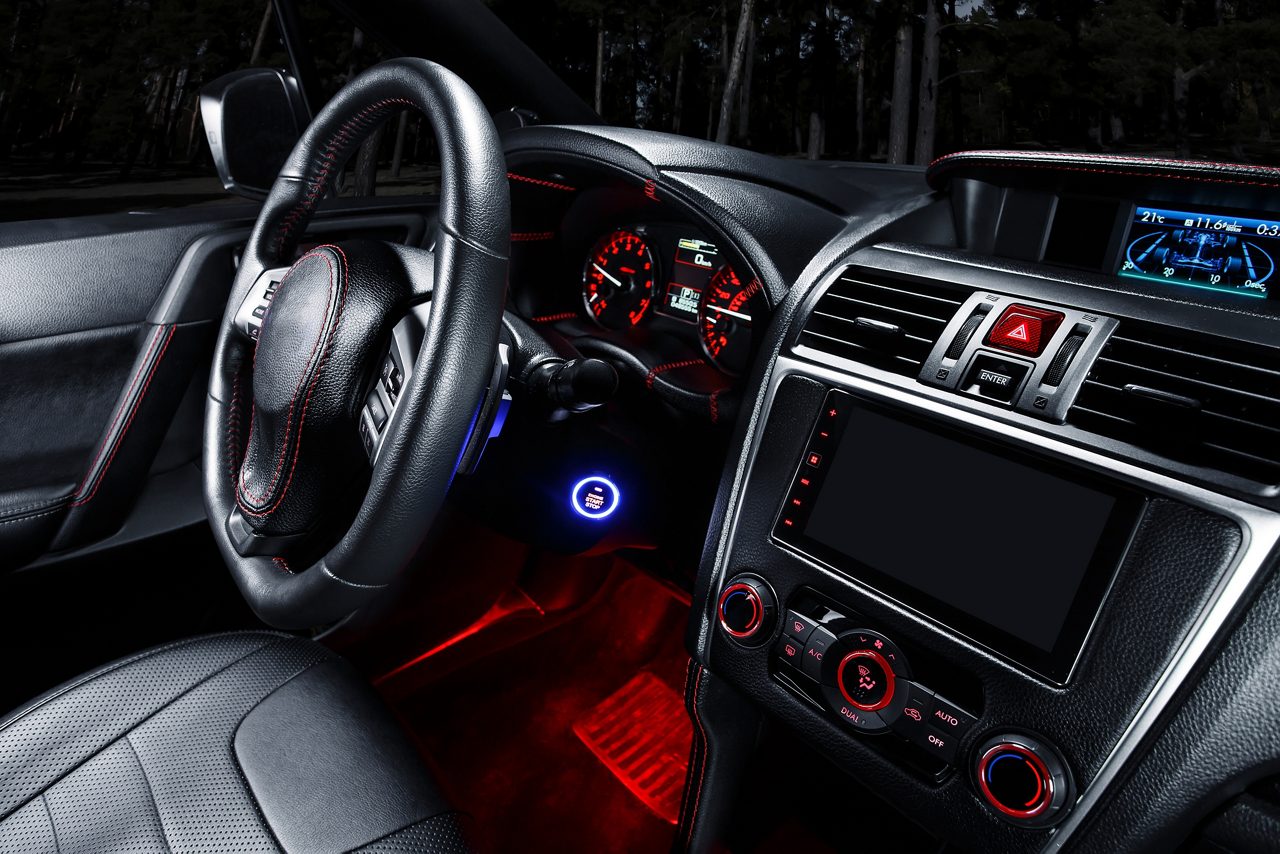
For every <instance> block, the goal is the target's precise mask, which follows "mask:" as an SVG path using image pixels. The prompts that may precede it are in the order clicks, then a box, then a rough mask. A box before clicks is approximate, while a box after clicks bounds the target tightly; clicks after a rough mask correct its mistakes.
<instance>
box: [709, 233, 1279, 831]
mask: <svg viewBox="0 0 1280 854" xmlns="http://www.w3.org/2000/svg"><path fill="white" fill-rule="evenodd" d="M872 271H874V272H872ZM903 294H906V296H905V297H904V296H903ZM1133 299H1134V297H1132V296H1131V295H1126V294H1121V293H1105V292H1092V291H1087V290H1085V289H1083V288H1079V287H1076V286H1073V285H1072V284H1070V283H1066V282H1050V281H1045V280H1042V279H1031V278H1028V277H1026V276H1023V275H1018V274H1017V273H1014V272H1012V271H1009V272H1002V271H999V270H993V269H984V268H979V267H976V266H973V265H965V264H961V263H954V262H950V261H947V260H945V259H940V258H929V257H924V256H923V255H918V254H914V253H912V252H909V251H904V250H898V249H894V248H892V247H875V248H870V249H864V250H861V251H860V252H858V253H856V254H854V255H852V256H851V257H850V258H849V259H848V261H847V263H846V264H845V265H842V266H841V267H840V268H839V269H837V270H835V271H834V272H832V273H831V274H829V275H828V276H827V277H826V279H825V280H824V281H823V282H821V283H819V284H818V286H816V287H814V288H813V289H812V290H811V292H810V294H809V296H808V297H807V299H806V301H805V302H804V304H803V305H801V306H799V307H798V308H797V311H796V320H795V321H794V323H793V325H792V328H791V329H790V330H789V331H787V332H786V333H785V338H784V343H783V347H782V352H781V353H780V354H779V356H778V357H777V359H776V360H775V362H774V364H773V366H772V369H771V370H770V371H769V372H768V374H767V376H766V379H765V382H764V384H763V385H762V387H761V389H760V397H759V400H758V401H757V414H756V417H755V418H754V419H753V421H752V423H751V426H750V427H749V429H748V433H747V436H746V439H745V445H744V452H743V458H742V462H741V464H740V466H739V467H738V469H737V470H736V472H735V474H734V478H733V483H732V484H731V486H730V488H729V507H728V510H727V513H726V516H725V523H724V529H723V531H721V532H720V537H719V539H718V542H717V545H716V551H715V557H714V567H715V569H714V572H713V573H712V575H711V577H710V579H709V580H708V582H707V583H708V584H709V589H708V590H707V591H706V594H707V596H706V600H705V601H706V603H707V608H708V610H707V613H705V614H704V619H705V622H704V623H703V625H702V626H701V629H700V633H699V638H698V640H699V645H700V647H701V650H702V653H703V657H704V663H705V665H706V666H707V667H708V669H709V671H710V672H712V673H714V674H715V675H716V676H718V677H722V678H723V679H725V680H726V681H727V682H728V683H730V684H731V685H733V686H734V688H735V689H737V690H738V691H740V692H742V694H743V695H745V696H746V697H747V698H749V699H750V700H751V701H752V702H754V703H755V704H757V705H758V706H759V707H761V708H762V709H763V710H764V711H766V712H767V713H768V715H769V716H770V717H771V718H773V719H775V720H778V721H781V722H782V723H784V724H785V725H787V726H789V727H790V728H792V729H793V730H795V731H796V732H798V733H799V734H800V735H801V737H803V738H804V739H805V740H807V741H809V742H810V743H811V744H812V745H814V746H815V747H817V748H818V749H819V750H820V751H821V752H822V753H824V754H825V755H826V756H827V757H828V758H829V759H831V760H832V761H834V762H835V763H837V764H838V765H839V766H841V767H843V768H844V769H845V770H846V771H848V772H849V774H850V775H851V776H853V777H854V778H856V779H858V780H859V781H861V782H862V783H864V784H866V785H870V786H872V787H873V788H874V790H875V791H876V793H877V794H878V795H879V796H881V797H883V798H885V799H886V800H887V801H888V802H889V804H890V805H891V806H892V807H894V808H895V809H896V810H897V811H899V812H900V813H901V814H902V815H903V816H905V817H907V818H913V819H915V820H916V821H918V822H920V823H921V824H927V825H928V826H929V827H931V828H936V829H938V830H939V831H940V832H941V833H942V834H943V835H944V836H945V838H946V839H948V840H949V841H951V842H953V843H956V844H958V845H959V846H960V847H961V848H965V849H971V850H985V851H1038V850H1057V849H1059V848H1061V847H1062V846H1063V845H1064V844H1065V843H1066V842H1067V840H1068V839H1070V838H1071V836H1072V835H1073V834H1074V833H1076V832H1077V831H1078V830H1079V828H1080V827H1081V826H1082V825H1083V823H1084V822H1085V821H1087V819H1088V815H1089V812H1090V810H1091V809H1092V808H1093V807H1094V806H1095V805H1096V804H1097V802H1098V800H1099V799H1100V798H1101V797H1103V793H1104V792H1105V791H1106V789H1107V786H1108V785H1109V784H1110V783H1111V782H1113V781H1114V780H1115V779H1116V778H1117V777H1118V775H1119V774H1120V773H1121V771H1122V769H1123V768H1124V765H1125V762H1126V761H1127V760H1128V759H1129V758H1130V757H1131V756H1132V755H1133V753H1134V751H1136V750H1137V749H1138V747H1139V746H1140V745H1141V744H1142V742H1143V741H1144V739H1145V738H1147V736H1149V735H1150V734H1151V732H1152V731H1153V728H1154V727H1155V726H1156V723H1157V721H1158V720H1159V719H1160V716H1161V715H1162V713H1163V712H1164V711H1166V710H1167V709H1168V708H1169V707H1170V704H1171V703H1172V701H1173V698H1174V697H1175V696H1176V694H1177V693H1178V691H1179V689H1180V688H1181V687H1182V686H1183V684H1184V683H1185V681H1186V679H1187V677H1188V674H1189V673H1192V672H1194V671H1195V669H1196V668H1197V667H1198V666H1199V664H1200V663H1201V662H1202V660H1203V659H1204V657H1205V656H1206V653H1207V651H1208V650H1210V649H1211V648H1212V646H1213V643H1214V638H1215V637H1216V636H1217V633H1218V631H1219V630H1220V629H1221V627H1222V626H1223V625H1224V624H1225V623H1226V621H1227V620H1228V619H1229V617H1230V615H1231V614H1232V612H1233V609H1234V608H1235V607H1236V606H1237V605H1238V604H1239V603H1240V601H1241V600H1242V597H1243V596H1244V595H1245V593H1246V592H1247V590H1248V589H1249V586H1250V584H1251V583H1252V581H1253V579H1254V578H1255V577H1256V576H1257V574H1258V573H1259V571H1260V569H1261V567H1262V565H1263V562H1264V560H1265V558H1266V556H1267V554H1268V553H1269V552H1270V551H1271V549H1272V548H1273V546H1274V545H1275V543H1276V539H1277V534H1278V533H1280V525H1278V524H1277V516H1276V514H1275V512H1274V511H1273V509H1271V508H1268V507H1266V506H1265V504H1266V503H1267V502H1266V501H1265V500H1255V499H1251V498H1250V497H1249V496H1248V495H1247V494H1246V493H1247V491H1248V489H1250V488H1253V487H1251V486H1249V485H1245V486H1244V487H1242V488H1241V489H1235V488H1233V486H1234V485H1235V483H1236V482H1235V481H1226V480H1224V481H1222V483H1223V484H1228V485H1226V486H1221V485H1219V486H1215V485H1214V484H1213V483H1209V482H1206V481H1205V480H1203V479H1197V478H1196V477H1195V476H1194V475H1193V474H1192V473H1191V472H1192V469H1190V468H1181V469H1180V468H1178V467H1177V466H1176V465H1164V466H1160V465H1144V464H1141V463H1142V462H1143V458H1142V451H1135V452H1134V453H1133V454H1128V453H1121V451H1122V450H1125V449H1123V448H1121V446H1120V445H1118V444H1117V443H1116V442H1115V441H1114V440H1112V439H1110V438H1108V439H1103V438H1100V437H1099V436H1097V435H1093V434H1091V433H1089V432H1086V431H1085V430H1083V429H1080V428H1079V427H1077V426H1076V425H1075V424H1074V423H1073V418H1074V414H1073V408H1072V407H1073V406H1074V405H1075V403H1076V402H1077V401H1078V400H1079V399H1080V398H1081V395H1082V394H1083V392H1082V389H1089V388H1091V385H1097V384H1098V381H1097V380H1096V379H1095V377H1096V376H1097V373H1096V369H1097V366H1098V365H1099V364H1102V363H1103V362H1105V361H1106V359H1107V358H1108V356H1107V353H1109V352H1111V351H1110V350H1109V349H1108V346H1109V343H1110V340H1111V338H1112V337H1113V336H1119V335H1123V334H1124V333H1125V330H1126V329H1127V328H1128V327H1127V325H1126V324H1127V323H1128V321H1127V320H1126V318H1127V317H1128V316H1130V315H1131V314H1133V313H1135V311H1136V306H1135V303H1134V302H1133ZM886 308H887V309H888V310H886ZM1144 316H1145V315H1144ZM1130 325H1131V324H1130ZM889 327H892V328H889ZM916 339H918V340H916ZM1133 385H1139V384H1137V383H1134V384H1133ZM1121 393H1122V394H1124V395H1127V396H1133V398H1134V399H1135V400H1138V399H1141V400H1143V401H1146V402H1149V403H1150V404H1151V406H1153V407H1155V410H1156V412H1158V413H1160V412H1165V411H1166V410H1164V409H1162V408H1161V407H1163V406H1167V405H1168V406H1172V405H1174V404H1172V403H1171V402H1170V401H1169V400H1168V399H1167V392H1166V390H1165V389H1162V388H1161V387H1160V384H1159V383H1158V382H1155V381H1153V382H1152V383H1151V387H1150V388H1148V389H1145V390H1144V389H1139V390H1138V391H1130V390H1128V389H1125V390H1123V391H1122V392H1121ZM1144 395H1145V396H1144ZM1159 417H1160V418H1162V419H1164V420H1165V421H1166V422H1168V421H1170V420H1171V419H1173V417H1174V416H1168V417H1167V418H1166V417H1165V416H1159ZM1158 450H1163V449H1158ZM1175 459H1176V457H1175ZM1187 459H1190V458H1187ZM1197 459H1200V458H1197ZM1258 490H1259V491H1258V492H1257V493H1256V494H1258V495H1263V494H1265V489H1262V488H1261V487H1259V488H1258Z"/></svg>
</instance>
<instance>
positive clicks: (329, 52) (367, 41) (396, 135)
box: [299, 0, 440, 196]
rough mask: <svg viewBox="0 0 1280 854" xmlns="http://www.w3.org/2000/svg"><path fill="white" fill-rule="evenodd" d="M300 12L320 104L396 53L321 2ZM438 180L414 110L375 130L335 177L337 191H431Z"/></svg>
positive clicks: (314, 0) (430, 140)
mask: <svg viewBox="0 0 1280 854" xmlns="http://www.w3.org/2000/svg"><path fill="white" fill-rule="evenodd" d="M299 12H300V15H301V18H302V25H303V33H304V35H305V37H306V41H307V46H308V48H309V50H308V53H309V54H310V56H311V57H312V59H313V61H314V62H315V82H314V85H315V88H316V89H317V92H316V100H318V101H319V102H320V103H324V102H325V101H328V99H329V98H332V97H333V96H334V94H335V93H337V91H338V90H339V89H341V88H342V86H343V85H344V84H345V83H346V82H347V81H349V80H350V79H351V78H352V77H354V76H355V75H357V74H359V73H360V72H361V71H364V70H365V69H366V68H368V67H370V66H372V65H376V64H377V63H379V62H381V61H383V60H385V59H391V58H392V57H394V56H397V55H398V53H397V52H395V51H393V50H391V49H390V48H389V47H387V46H386V45H384V44H382V43H381V42H379V41H378V40H377V39H376V38H375V37H373V36H372V35H370V34H369V33H366V32H364V31H363V30H362V29H360V27H358V26H356V25H355V23H354V22H352V21H351V20H350V19H349V18H348V17H347V16H346V15H345V14H343V13H342V12H341V11H339V10H337V9H336V8H335V7H334V6H332V5H330V4H329V3H328V2H327V1H326V0H306V2H303V3H301V4H300V7H299ZM439 179H440V164H439V155H438V153H437V152H436V147H435V136H434V134H433V133H432V131H431V126H430V125H429V124H428V123H427V122H426V121H425V120H424V119H423V118H422V117H421V116H420V115H418V114H417V113H409V112H404V113H400V114H398V115H396V116H394V117H392V118H391V119H390V120H389V121H388V122H386V123H385V124H384V125H382V126H381V127H380V128H378V129H377V130H376V131H375V132H374V136H373V137H372V138H371V139H369V140H367V141H366V142H365V144H364V145H363V146H362V147H361V150H360V151H359V152H358V153H357V154H356V155H354V156H353V157H352V159H351V161H350V162H349V163H348V164H347V168H346V169H344V170H343V172H342V174H341V176H340V178H339V181H338V195H339V196H371V195H376V196H403V195H435V194H436V193H437V192H438V191H439Z"/></svg>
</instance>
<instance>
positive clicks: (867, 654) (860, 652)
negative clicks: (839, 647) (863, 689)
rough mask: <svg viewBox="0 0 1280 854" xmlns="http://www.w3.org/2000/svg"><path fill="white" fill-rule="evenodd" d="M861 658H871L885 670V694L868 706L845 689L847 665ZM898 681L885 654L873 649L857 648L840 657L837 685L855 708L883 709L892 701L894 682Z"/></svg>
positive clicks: (863, 709)
mask: <svg viewBox="0 0 1280 854" xmlns="http://www.w3.org/2000/svg"><path fill="white" fill-rule="evenodd" d="M859 658H869V659H871V660H872V661H874V662H875V663H876V664H877V665H879V666H880V669H881V670H882V671H884V680H885V684H884V696H883V697H881V698H880V701H879V702H878V703H876V704H874V705H870V706H868V705H865V704H863V703H859V702H858V701H857V700H855V699H853V697H851V696H849V692H848V691H847V690H845V687H844V668H845V666H846V665H847V664H848V663H849V662H851V661H854V660H855V659H859ZM896 681H897V678H896V677H895V676H894V673H893V668H892V667H890V666H889V662H887V661H885V658H884V656H883V655H881V654H880V653H878V652H876V651H875V650H873V649H855V650H854V651H853V652H851V653H849V654H848V655H846V656H845V657H844V658H842V659H840V667H839V669H837V670H836V685H837V686H839V688H840V693H841V694H843V695H844V698H845V699H846V700H848V701H849V705H851V706H853V707H854V708H855V709H861V710H862V711H864V712H878V711H879V710H880V709H883V708H884V707H885V706H887V705H889V704H890V703H892V702H893V690H894V682H896Z"/></svg>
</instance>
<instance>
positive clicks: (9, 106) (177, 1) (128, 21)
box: [0, 0, 288, 220]
mask: <svg viewBox="0 0 1280 854" xmlns="http://www.w3.org/2000/svg"><path fill="white" fill-rule="evenodd" d="M0 20H3V21H4V24H5V26H6V27H7V29H5V30H3V34H4V40H3V42H0V57H2V59H3V65H2V66H0V219H4V220H17V219H36V218H41V217H55V216H78V215H83V214H95V213H109V212H114V211H128V210H156V209H164V208H173V207H179V206H185V205H198V204H211V203H225V202H228V201H235V198H234V197H232V196H230V195H228V194H227V192H226V191H225V190H224V189H223V188H222V185H221V183H220V182H219V181H218V179H217V177H216V174H215V172H214V169H213V164H212V162H211V161H210V158H209V149H208V146H207V145H206V144H205V141H204V132H203V127H202V125H201V122H200V112H199V108H198V104H197V93H198V92H199V90H200V88H201V87H202V86H203V85H204V84H206V83H208V82H209V81H211V80H214V79H215V78H217V77H219V76H221V75H223V74H225V73H227V72H229V71H234V70H236V69H240V68H248V67H251V66H276V67H285V66H287V64H288V58H287V56H286V55H285V53H284V49H283V47H282V46H281V43H280V38H279V34H278V32H277V29H276V22H275V18H274V15H273V14H272V13H271V5H270V3H269V2H267V0H202V2H198V3H192V2H189V0H150V2H123V3H122V2H118V0H48V2H31V0H10V2H0Z"/></svg>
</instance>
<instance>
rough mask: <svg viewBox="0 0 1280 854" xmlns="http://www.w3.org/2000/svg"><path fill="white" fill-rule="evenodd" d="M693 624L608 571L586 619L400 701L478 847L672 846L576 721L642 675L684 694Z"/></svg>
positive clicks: (593, 852) (592, 853) (666, 594)
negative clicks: (474, 831)
mask: <svg viewBox="0 0 1280 854" xmlns="http://www.w3.org/2000/svg"><path fill="white" fill-rule="evenodd" d="M688 619H689V606H688V605H687V604H686V603H684V602H681V601H679V600H678V599H676V598H675V597H673V596H672V594H671V592H670V591H669V590H667V589H666V588H665V587H664V586H663V585H661V584H659V583H658V582H656V581H654V580H653V579H652V578H649V577H647V576H644V575H642V574H640V573H636V572H634V571H621V572H615V573H614V577H612V578H611V579H610V581H609V582H608V583H607V584H606V586H605V588H604V589H603V590H602V591H601V593H600V596H599V598H598V600H597V601H596V602H595V603H594V604H593V605H592V607H590V608H589V609H588V610H587V611H586V612H585V613H584V614H583V615H582V616H581V617H578V618H575V619H574V620H572V621H570V622H568V623H565V624H563V625H562V626H560V627H559V628H556V629H554V630H552V631H550V632H548V633H546V634H544V635H540V636H538V637H536V638H533V639H531V640H529V641H526V642H523V643H521V644H519V645H517V646H515V647H512V648H510V649H506V650H503V651H502V652H500V653H497V654H495V655H493V656H491V657H489V658H487V659H482V660H480V661H478V662H476V663H474V664H472V665H469V666H467V667H465V668H463V669H461V670H457V671H454V672H452V673H450V674H449V675H447V676H444V677H443V678H441V679H440V680H439V681H437V682H434V683H431V684H429V685H425V686H423V687H421V688H418V689H416V690H414V691H413V692H412V693H411V694H410V695H408V696H402V697H397V698H396V700H395V705H396V707H397V710H398V711H399V713H400V714H401V716H402V717H403V718H404V719H405V720H406V721H407V722H409V724H410V725H411V727H412V729H413V730H414V732H415V734H416V735H418V737H419V738H420V739H421V741H422V742H423V744H424V746H425V748H426V750H427V753H428V754H429V755H430V756H431V757H432V758H433V759H434V760H435V762H436V763H437V765H438V766H439V770H440V772H441V777H442V778H443V780H444V782H445V784H446V785H447V786H448V787H449V788H450V789H451V790H452V795H453V798H454V801H455V803H456V805H457V806H458V807H459V808H461V809H463V810H465V811H466V812H469V813H471V814H472V815H473V816H474V817H475V818H476V820H477V822H478V826H479V827H480V829H481V834H482V835H483V837H484V838H483V839H482V840H481V841H482V843H483V844H482V849H483V850H486V851H522V852H543V851H547V852H556V854H577V853H578V852H582V853H583V854H588V852H589V854H635V853H636V852H655V853H656V854H665V852H667V851H668V850H669V849H670V848H671V843H672V840H673V838H674V833H675V828H674V827H673V826H672V825H671V824H670V823H669V822H668V821H665V820H664V819H662V818H659V817H658V816H657V815H655V813H654V811H653V810H651V809H650V808H649V807H647V806H646V805H645V804H644V803H642V802H641V800H640V799H639V798H637V797H636V796H635V795H633V794H632V793H631V792H630V791H628V790H627V788H626V787H625V786H623V785H622V784H621V783H619V782H618V779H617V778H616V777H614V775H613V773H612V772H611V771H610V769H609V768H607V767H606V766H605V765H604V764H602V763H601V761H600V759H598V758H597V757H596V754H595V753H593V752H592V750H591V749H589V748H588V747H587V746H586V745H585V744H584V743H583V740H582V739H581V738H579V737H578V735H577V734H575V732H574V725H575V724H576V723H578V722H579V721H583V720H584V719H585V717H586V716H588V715H591V714H593V712H592V710H594V709H596V708H597V707H599V706H601V705H602V704H603V703H605V702H606V701H607V700H608V699H609V698H611V697H613V696H615V695H616V694H617V692H618V690H619V686H625V685H627V684H628V683H630V682H631V681H632V680H633V679H634V678H635V677H636V675H637V674H640V673H646V674H652V675H653V676H654V677H656V678H657V679H658V680H660V681H661V682H662V683H665V687H666V688H667V689H668V690H670V691H672V692H673V693H674V694H675V695H676V696H679V686H681V685H683V680H684V672H685V668H686V665H687V664H688V660H689V656H688V653H687V652H685V650H684V629H685V625H686V623H687V622H688ZM421 666H423V667H431V662H430V660H428V661H427V662H424V663H423V664H422V665H421ZM687 745H688V743H687V742H686V746H685V747H684V750H685V751H686V752H687V750H688V746H687Z"/></svg>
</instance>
